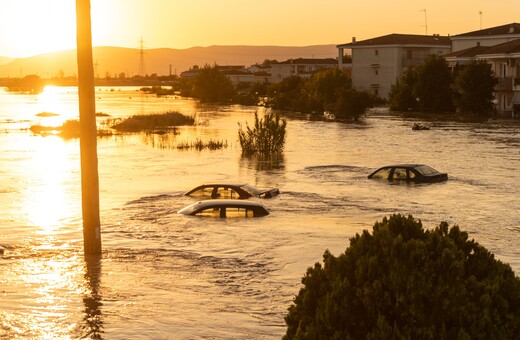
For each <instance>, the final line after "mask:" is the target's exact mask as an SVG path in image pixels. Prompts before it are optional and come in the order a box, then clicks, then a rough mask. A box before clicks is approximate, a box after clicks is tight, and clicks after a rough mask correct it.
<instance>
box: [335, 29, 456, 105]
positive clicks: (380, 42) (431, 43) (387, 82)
mask: <svg viewBox="0 0 520 340" xmlns="http://www.w3.org/2000/svg"><path fill="white" fill-rule="evenodd" d="M337 48H338V65H339V67H341V68H344V64H343V54H344V50H345V49H350V50H351V51H352V65H351V66H350V67H351V74H352V85H353V86H354V87H356V88H358V89H364V90H369V91H372V92H373V93H374V94H375V95H377V96H379V97H381V98H385V99H386V98H388V93H389V92H390V88H391V86H392V85H393V84H394V83H395V82H396V80H397V79H398V78H399V77H400V76H401V74H402V73H403V72H404V71H406V70H407V69H408V68H410V67H413V66H416V65H419V64H422V63H423V62H424V61H426V59H427V58H428V56H429V55H431V54H437V55H444V54H447V53H449V52H451V41H450V38H449V37H447V36H439V35H412V34H389V35H385V36H381V37H376V38H372V39H367V40H362V41H356V39H355V38H353V39H352V42H351V43H347V44H341V45H337Z"/></svg>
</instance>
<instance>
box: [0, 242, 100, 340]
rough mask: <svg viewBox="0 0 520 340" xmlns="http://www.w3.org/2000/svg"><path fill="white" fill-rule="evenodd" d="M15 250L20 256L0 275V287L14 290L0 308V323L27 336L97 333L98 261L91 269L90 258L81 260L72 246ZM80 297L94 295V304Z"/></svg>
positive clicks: (44, 336) (12, 330)
mask: <svg viewBox="0 0 520 340" xmlns="http://www.w3.org/2000/svg"><path fill="white" fill-rule="evenodd" d="M20 251H22V252H23V251H29V249H25V250H22V249H20ZM20 255H21V256H23V257H21V258H17V259H13V263H12V264H14V265H12V266H11V275H9V276H6V277H3V278H0V282H1V283H2V287H3V289H4V293H5V292H7V293H10V294H19V297H18V298H17V299H14V300H13V301H12V302H11V303H6V304H5V305H4V308H3V309H2V310H1V311H0V329H3V330H4V331H7V332H8V333H9V334H11V335H13V336H15V335H16V336H20V337H24V338H31V339H33V338H34V339H58V338H59V339H71V338H76V337H75V336H73V334H89V335H90V336H93V335H95V334H99V332H100V331H101V325H102V323H101V321H100V319H99V318H100V315H101V312H100V310H99V306H101V303H100V302H99V299H100V295H99V292H98V285H99V272H100V271H99V266H97V267H96V266H94V269H96V268H98V270H97V271H96V270H94V274H95V275H93V274H92V264H89V262H88V261H87V262H86V263H85V262H84V260H83V257H82V256H81V251H80V250H79V249H76V247H69V249H68V250H60V251H55V250H47V251H41V252H38V253H32V254H25V255H26V256H24V255H23V254H20ZM91 276H94V284H93V283H92V282H93V280H92V278H91ZM82 296H83V299H82V298H81V297H82ZM86 299H87V300H89V301H90V300H92V299H94V300H95V301H98V302H97V303H96V304H95V308H94V309H92V303H89V304H87V303H86V302H85V301H86ZM81 310H83V311H84V313H85V314H83V313H81V312H79V311H81ZM93 316H94V317H93ZM92 319H94V321H92ZM16 336H15V337H16ZM0 337H1V336H0Z"/></svg>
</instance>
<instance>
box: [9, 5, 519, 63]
mask: <svg viewBox="0 0 520 340" xmlns="http://www.w3.org/2000/svg"><path fill="white" fill-rule="evenodd" d="M91 4H92V21H93V23H92V24H93V43H94V45H96V46H105V45H111V46H123V47H131V48H138V47H139V40H140V37H141V36H142V37H143V40H144V44H145V46H144V47H145V48H157V47H170V48H188V47H192V46H210V45H286V46H306V45H316V44H341V43H345V42H350V41H351V39H352V37H353V36H356V37H357V39H358V40H362V39H367V38H370V37H375V36H380V35H385V34H389V33H408V34H424V33H426V24H427V32H428V34H433V33H438V34H441V35H448V34H451V35H455V34H460V33H465V32H469V31H474V30H478V29H479V28H480V25H481V20H482V27H483V28H486V27H492V26H498V25H503V24H507V23H511V22H520V1H519V0H500V1H490V0H456V1H453V0H450V1H447V0H438V1H420V0H419V1H405V0H393V1H388V0H374V1H346V0H321V1H310V0H298V1H297V0H283V1H280V0H276V1H275V0H262V1H251V0H249V1H247V0H246V1H239V0H221V1H215V0H190V1H186V0H182V1H181V0H91ZM424 10H426V12H425V11H424ZM480 12H482V15H480V14H479V13H480ZM425 14H426V15H425ZM75 43H76V42H75V0H1V1H0V56H9V57H25V56H31V55H35V54H40V53H45V52H49V51H54V50H64V49H71V48H75Z"/></svg>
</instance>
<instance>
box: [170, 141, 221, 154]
mask: <svg viewBox="0 0 520 340" xmlns="http://www.w3.org/2000/svg"><path fill="white" fill-rule="evenodd" d="M227 146H228V144H227V141H218V140H213V139H211V140H209V141H207V142H204V141H202V140H200V139H196V140H195V142H191V143H188V142H184V143H180V144H177V149H179V150H189V149H195V150H197V151H202V150H204V149H208V150H212V151H213V150H219V149H224V148H227Z"/></svg>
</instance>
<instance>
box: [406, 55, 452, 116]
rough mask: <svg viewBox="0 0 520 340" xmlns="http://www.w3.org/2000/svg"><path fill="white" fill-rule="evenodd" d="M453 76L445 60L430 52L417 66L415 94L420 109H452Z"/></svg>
mask: <svg viewBox="0 0 520 340" xmlns="http://www.w3.org/2000/svg"><path fill="white" fill-rule="evenodd" d="M452 84H453V78H452V75H451V71H450V68H449V66H448V63H447V62H446V60H445V59H444V58H443V57H441V56H438V55H435V54H432V55H430V57H429V58H428V59H427V60H426V62H424V63H423V64H422V65H420V66H419V67H418V68H417V79H416V83H415V91H414V92H415V95H416V96H417V101H418V108H419V110H420V111H453V89H452Z"/></svg>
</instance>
